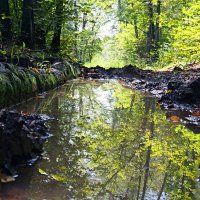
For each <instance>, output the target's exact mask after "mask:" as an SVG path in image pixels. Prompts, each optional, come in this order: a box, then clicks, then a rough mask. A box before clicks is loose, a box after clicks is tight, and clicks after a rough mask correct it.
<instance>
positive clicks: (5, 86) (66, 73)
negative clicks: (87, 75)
mask: <svg viewBox="0 0 200 200" xmlns="http://www.w3.org/2000/svg"><path fill="white" fill-rule="evenodd" d="M4 66H5V68H6V69H7V70H8V73H0V104H1V106H2V105H4V106H7V105H9V104H10V103H16V102H19V101H21V100H23V99H27V98H29V97H31V96H33V95H35V94H36V93H37V92H44V91H46V90H50V89H53V88H55V87H58V86H59V85H61V84H63V83H65V82H66V81H67V80H68V79H71V78H74V77H75V75H76V74H78V73H79V72H78V70H77V69H76V68H73V66H71V65H70V64H67V65H65V67H63V68H62V69H60V70H59V71H58V72H48V73H47V72H45V71H43V72H41V73H38V72H36V71H33V70H31V69H26V68H18V67H16V66H14V65H12V64H7V63H5V64H4Z"/></svg>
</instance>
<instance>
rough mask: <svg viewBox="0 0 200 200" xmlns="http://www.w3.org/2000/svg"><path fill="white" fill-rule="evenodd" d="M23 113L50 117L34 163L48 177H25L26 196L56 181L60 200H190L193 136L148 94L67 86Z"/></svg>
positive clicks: (194, 192)
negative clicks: (27, 181) (39, 155)
mask: <svg viewBox="0 0 200 200" xmlns="http://www.w3.org/2000/svg"><path fill="white" fill-rule="evenodd" d="M18 109H21V107H19V108H18ZM27 109H28V110H26V111H31V112H32V111H33V110H35V111H37V112H42V113H46V114H49V115H51V116H52V115H53V117H55V119H56V120H54V121H53V122H51V123H50V124H49V128H50V131H51V132H52V133H54V137H53V138H52V139H51V140H49V142H48V143H47V144H46V152H45V155H44V157H45V158H46V159H45V160H44V161H42V162H41V163H40V164H39V169H42V170H44V171H45V172H46V173H47V174H48V175H49V176H45V175H41V174H40V175H39V176H37V177H33V179H34V178H35V180H34V181H32V182H31V183H30V184H32V190H31V192H32V194H34V192H35V193H36V192H37V191H36V190H42V189H41V188H42V187H41V185H42V184H44V185H51V184H52V182H56V184H58V185H60V186H59V187H60V188H62V191H63V192H62V195H63V196H64V197H65V198H67V199H70V198H73V199H124V200H125V199H133V200H142V199H151V200H152V199H157V200H159V199H175V200H179V199H180V200H182V199H188V200H189V199H191V200H195V199H198V187H199V186H198V184H197V181H196V179H197V177H198V170H197V169H198V166H199V164H200V156H199V155H200V147H199V142H200V135H195V134H194V133H193V132H191V131H190V130H188V129H187V128H185V127H184V126H183V125H179V124H172V123H171V122H169V121H168V120H167V119H166V116H165V112H164V111H162V110H161V109H160V108H159V105H157V104H156V99H155V98H154V97H151V96H148V95H144V94H141V93H139V92H137V91H132V90H130V89H126V88H124V87H122V86H121V85H120V84H119V83H117V82H103V83H101V82H100V81H97V82H96V81H95V82H94V81H87V82H77V81H74V82H72V83H70V84H68V85H66V86H65V87H63V88H61V89H59V90H58V91H56V92H53V93H52V94H50V95H48V96H47V98H46V99H37V100H34V101H30V102H29V104H27ZM51 177H54V178H53V179H54V180H53V179H52V178H51ZM44 180H45V181H44ZM33 185H34V186H33ZM33 190H34V191H33ZM42 192H44V191H41V193H42ZM60 195H61V193H60ZM57 198H60V199H62V198H63V197H61V196H57Z"/></svg>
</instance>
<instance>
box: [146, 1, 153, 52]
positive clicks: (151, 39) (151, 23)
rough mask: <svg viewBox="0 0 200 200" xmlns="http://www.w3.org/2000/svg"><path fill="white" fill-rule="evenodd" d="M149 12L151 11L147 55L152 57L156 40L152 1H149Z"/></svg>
mask: <svg viewBox="0 0 200 200" xmlns="http://www.w3.org/2000/svg"><path fill="white" fill-rule="evenodd" d="M148 10H149V30H148V32H147V44H146V49H147V53H148V54H149V55H150V53H151V50H152V49H153V45H154V44H153V43H154V39H155V27H154V21H153V4H152V0H149V1H148Z"/></svg>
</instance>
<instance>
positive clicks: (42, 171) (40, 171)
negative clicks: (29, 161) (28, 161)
mask: <svg viewBox="0 0 200 200" xmlns="http://www.w3.org/2000/svg"><path fill="white" fill-rule="evenodd" d="M38 171H39V173H40V174H42V175H46V176H48V174H47V173H46V172H45V171H44V170H42V169H40V168H39V170H38Z"/></svg>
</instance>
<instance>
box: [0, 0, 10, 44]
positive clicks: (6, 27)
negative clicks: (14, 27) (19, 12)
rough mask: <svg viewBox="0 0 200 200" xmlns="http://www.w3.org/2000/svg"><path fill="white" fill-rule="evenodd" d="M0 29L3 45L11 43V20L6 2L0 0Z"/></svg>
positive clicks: (6, 0) (5, 0)
mask: <svg viewBox="0 0 200 200" xmlns="http://www.w3.org/2000/svg"><path fill="white" fill-rule="evenodd" d="M0 29H1V38H2V43H3V44H9V43H11V42H12V31H11V19H10V9H9V3H8V0H0Z"/></svg>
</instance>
